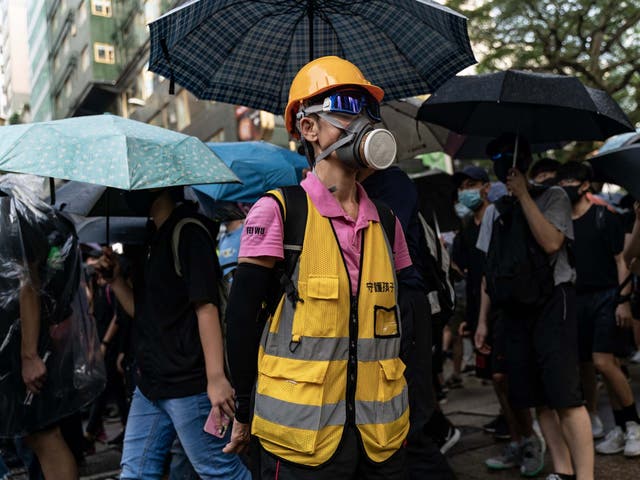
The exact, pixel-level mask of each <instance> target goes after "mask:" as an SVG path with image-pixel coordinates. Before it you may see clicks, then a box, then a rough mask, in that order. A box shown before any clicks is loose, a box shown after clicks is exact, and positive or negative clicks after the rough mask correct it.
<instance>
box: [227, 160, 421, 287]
mask: <svg viewBox="0 0 640 480" xmlns="http://www.w3.org/2000/svg"><path fill="white" fill-rule="evenodd" d="M301 185H302V188H303V189H304V190H305V192H307V194H308V195H309V198H310V199H311V201H312V202H313V204H314V205H315V207H316V208H317V209H318V212H320V215H322V216H323V217H327V218H329V219H330V220H331V223H332V225H333V228H334V229H335V231H336V235H337V237H338V242H339V243H340V248H341V249H342V253H343V255H344V259H345V262H346V264H347V270H348V271H349V278H350V280H351V289H352V291H353V292H356V291H357V290H358V274H359V271H360V250H361V247H362V237H361V235H360V231H361V230H363V229H365V228H367V227H368V226H369V221H374V222H379V221H380V217H379V216H378V210H376V207H375V205H374V204H373V202H372V201H371V200H370V199H369V197H368V196H367V193H366V192H365V191H364V188H362V186H361V185H360V184H359V183H358V184H356V186H357V188H358V198H359V208H358V218H357V219H355V220H354V219H353V218H351V217H350V216H349V215H347V214H346V212H345V211H344V210H343V209H342V207H341V206H340V204H339V203H338V201H337V200H336V199H335V197H334V196H333V195H332V194H331V192H329V190H328V189H327V187H325V186H324V185H323V184H322V182H321V181H320V180H319V179H318V177H316V176H315V175H314V174H313V173H309V174H308V175H307V178H305V179H304V180H303V181H302V183H301ZM393 250H394V252H395V254H394V257H395V258H394V260H395V266H396V270H402V269H403V268H406V267H409V266H411V257H409V250H408V248H407V242H406V241H405V238H404V233H403V232H402V226H401V225H400V222H399V221H398V219H396V238H395V245H394V248H393ZM262 256H266V257H275V258H277V259H280V260H281V259H283V258H284V248H283V225H282V217H281V215H280V207H279V206H278V203H277V202H276V201H275V200H274V199H273V198H271V197H263V198H261V199H260V200H258V202H256V204H255V205H254V206H253V208H252V209H251V211H250V212H249V214H248V215H247V219H246V222H245V224H244V230H243V231H242V239H241V242H240V252H239V253H238V257H262Z"/></svg>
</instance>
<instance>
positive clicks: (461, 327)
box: [458, 322, 469, 337]
mask: <svg viewBox="0 0 640 480" xmlns="http://www.w3.org/2000/svg"><path fill="white" fill-rule="evenodd" d="M458 335H460V336H461V337H468V336H469V331H468V330H467V322H461V323H460V325H459V326H458Z"/></svg>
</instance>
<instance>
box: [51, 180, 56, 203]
mask: <svg viewBox="0 0 640 480" xmlns="http://www.w3.org/2000/svg"><path fill="white" fill-rule="evenodd" d="M49 198H50V201H49V203H50V204H51V205H55V204H56V184H55V181H54V180H53V177H49Z"/></svg>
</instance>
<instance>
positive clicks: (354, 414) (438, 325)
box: [0, 57, 640, 480]
mask: <svg viewBox="0 0 640 480" xmlns="http://www.w3.org/2000/svg"><path fill="white" fill-rule="evenodd" d="M383 95H384V92H383V90H382V89H381V88H379V87H377V86H375V85H373V84H371V83H370V82H369V81H368V80H367V79H366V78H365V77H364V76H363V74H362V73H361V72H360V70H359V69H358V68H357V66H355V65H353V64H351V63H350V62H347V61H345V60H342V59H339V58H337V57H322V58H319V59H316V60H314V61H313V62H311V63H309V64H307V65H306V66H305V67H303V68H302V69H301V70H300V71H299V72H298V74H297V75H296V77H295V78H294V80H293V83H292V85H291V89H290V93H289V103H288V105H287V109H286V113H285V124H286V127H287V129H288V131H289V133H290V134H291V135H292V136H293V137H294V138H296V139H298V140H299V141H300V143H301V144H302V146H303V149H304V151H305V154H306V155H307V158H308V159H309V161H310V164H311V165H313V169H312V171H310V172H309V173H308V174H307V175H306V177H305V178H304V180H303V181H302V182H301V184H300V185H299V186H293V187H291V186H290V187H284V188H281V189H277V190H273V191H270V192H268V193H266V194H265V195H264V196H263V197H262V198H260V200H258V201H257V203H255V204H254V205H253V206H252V207H251V209H250V210H249V209H248V208H246V207H245V206H242V213H243V215H246V218H244V219H243V220H237V219H234V220H232V221H229V222H226V224H225V225H224V229H223V233H222V234H220V232H219V225H218V224H217V223H214V222H213V221H211V220H210V219H209V218H207V217H205V216H204V215H202V214H200V213H198V209H197V204H194V203H192V202H189V201H186V200H185V199H184V197H183V195H182V188H176V187H173V188H168V189H157V190H152V191H143V192H129V193H128V194H127V195H126V199H127V203H128V205H129V206H130V208H131V209H132V211H134V212H135V213H136V214H137V215H139V216H142V217H147V218H149V219H150V220H151V222H150V225H149V227H150V228H149V230H150V234H149V239H148V242H147V244H146V245H145V247H143V248H141V247H136V246H129V245H125V249H124V252H123V254H122V255H119V254H117V253H115V252H114V251H113V250H112V249H110V248H108V247H105V248H103V249H102V250H98V251H96V250H95V249H94V250H85V251H84V252H83V253H82V255H83V260H84V262H83V265H84V272H85V277H86V282H84V281H83V282H79V285H81V289H83V290H84V291H83V293H82V295H84V297H85V298H86V299H87V305H88V307H87V308H88V311H89V312H90V314H91V316H92V318H93V319H94V320H95V324H96V327H97V336H98V338H99V343H100V346H99V350H100V351H101V354H102V356H103V357H104V362H105V367H106V373H104V379H103V380H104V382H103V383H104V385H105V387H104V388H103V389H102V391H97V392H95V395H93V398H92V400H93V401H92V402H91V404H90V410H89V412H88V414H89V416H88V420H87V423H86V425H85V428H84V438H83V439H81V441H80V442H78V441H75V442H74V441H72V440H70V438H71V436H70V435H63V433H64V431H70V430H75V431H77V425H78V422H77V421H76V423H75V425H76V426H75V427H66V428H64V429H61V425H62V422H64V421H65V420H64V417H58V418H51V419H50V422H48V423H47V422H44V423H43V424H41V425H38V426H37V428H35V429H33V430H30V431H24V429H23V428H22V429H21V431H20V432H17V431H16V432H12V431H10V429H9V428H3V431H2V432H1V433H2V434H3V436H11V438H12V439H15V440H17V441H18V442H19V444H20V445H19V446H22V442H21V439H22V438H25V439H26V445H28V446H30V447H31V449H32V450H33V452H34V453H35V455H36V457H37V459H38V460H40V466H41V469H42V472H43V473H44V478H47V479H63V478H64V479H68V478H74V477H75V476H77V468H76V466H75V464H74V456H73V453H77V452H78V451H79V453H77V454H76V459H78V458H80V457H81V455H82V452H85V453H86V452H90V451H91V448H92V445H93V442H95V441H98V440H100V441H106V438H105V433H104V432H105V431H104V425H103V418H104V415H105V411H106V406H107V404H108V403H109V402H110V401H111V400H113V401H114V402H115V403H116V405H117V411H118V414H119V418H120V421H121V423H122V427H123V433H122V435H121V436H119V437H117V438H113V439H111V443H113V444H116V445H121V448H122V459H121V474H120V478H122V479H150V478H162V477H163V475H165V474H167V472H168V474H169V478H171V479H178V478H206V479H214V478H220V479H223V478H224V479H236V478H237V479H249V478H264V479H306V478H313V479H319V478H345V479H346V478H353V479H355V478H367V479H404V478H412V479H422V478H442V479H447V478H455V475H454V473H453V471H452V470H451V468H450V466H449V465H448V463H447V460H446V457H445V455H446V453H447V451H448V450H449V449H450V448H451V447H452V446H453V445H454V444H455V443H456V442H457V441H458V440H459V439H460V435H461V433H460V430H459V429H457V428H456V427H455V426H454V425H452V424H451V422H450V421H449V420H448V419H447V418H446V416H445V415H444V414H443V412H442V410H441V406H440V405H441V403H442V401H443V399H444V398H445V397H446V392H447V390H450V389H453V388H459V387H462V384H463V381H462V377H461V373H462V371H463V369H462V358H463V351H464V348H463V346H464V344H465V342H467V343H468V342H469V340H471V341H472V342H473V345H474V347H475V357H476V360H475V371H476V373H477V375H478V376H480V377H481V378H483V379H485V380H486V381H487V382H491V383H492V384H493V388H494V390H495V393H496V396H497V399H498V401H499V403H500V407H501V413H500V415H499V417H497V418H496V419H495V420H493V421H492V422H491V423H490V424H488V425H486V427H485V429H486V430H487V431H489V432H491V433H494V434H495V435H496V437H497V438H501V439H508V442H507V443H505V447H504V450H503V452H502V453H501V454H500V455H498V456H496V457H492V458H488V459H487V460H486V462H485V463H486V466H487V467H488V468H489V469H494V470H502V469H511V468H517V469H518V470H519V473H520V474H521V475H522V476H525V477H535V476H537V475H539V474H540V472H541V471H542V470H543V468H544V466H545V452H546V451H548V452H549V453H550V457H551V462H552V471H553V472H554V473H552V474H550V475H549V476H548V477H547V478H548V479H549V480H564V479H573V478H575V479H578V480H590V479H593V478H594V452H597V453H599V454H618V453H621V454H623V455H625V456H627V457H636V456H640V419H639V418H638V411H637V408H636V402H635V398H634V396H633V392H632V390H631V388H630V386H629V383H628V379H627V376H626V373H625V368H624V362H625V361H626V359H627V358H629V357H630V356H632V355H633V354H634V353H636V352H637V351H638V350H640V343H638V342H639V341H640V338H638V337H640V335H639V333H640V328H639V325H640V322H638V321H637V320H634V319H637V318H638V317H640V315H639V313H640V312H638V306H639V305H637V304H636V303H635V302H637V300H638V298H637V296H638V291H637V281H636V280H635V278H636V277H634V276H633V275H632V272H635V273H638V272H640V266H639V265H640V263H639V262H638V260H637V259H638V258H640V207H638V204H637V203H636V204H633V203H632V205H631V206H630V208H628V209H627V213H626V214H623V213H619V212H617V211H616V210H615V209H613V208H612V207H610V206H607V205H602V202H600V201H599V200H597V197H595V196H594V195H593V193H594V192H595V189H594V182H593V178H592V174H591V171H590V169H589V167H588V166H587V165H586V164H584V163H579V162H568V163H565V164H559V163H558V162H556V161H554V160H550V159H544V160H540V161H538V162H536V163H535V164H533V165H532V163H533V158H532V154H531V151H530V147H529V145H528V143H527V140H526V139H525V138H523V137H522V136H518V135H515V134H513V133H508V132H505V133H504V134H502V135H500V136H499V137H497V138H495V139H494V140H493V141H491V142H490V143H489V145H488V146H487V152H486V153H487V156H488V157H489V158H490V159H491V160H492V162H493V171H494V173H495V176H496V177H497V179H498V180H499V182H501V184H502V185H503V187H502V191H500V194H499V195H496V194H495V191H494V187H493V186H492V184H491V181H490V178H489V172H487V171H486V170H484V169H483V168H481V167H478V166H467V167H465V168H464V169H463V170H462V171H461V172H459V173H456V174H455V175H454V177H453V181H454V182H455V185H456V199H452V201H455V202H457V203H458V206H459V207H461V208H459V209H458V210H459V211H461V212H463V213H464V214H463V218H461V221H460V228H459V229H458V231H457V232H456V235H455V237H454V239H453V242H452V243H451V244H448V245H447V244H445V242H443V241H442V239H441V238H439V236H438V234H439V228H438V227H437V219H436V220H435V221H434V220H433V219H432V218H430V216H429V215H427V216H426V217H423V216H422V214H421V212H420V209H419V204H418V194H417V190H416V187H415V185H414V184H413V182H412V181H411V180H410V178H409V177H408V176H407V174H406V173H404V172H403V171H402V170H401V169H400V168H398V167H397V166H392V165H391V163H392V162H393V159H394V156H395V155H394V153H395V148H396V145H395V140H394V138H393V136H392V135H391V134H390V133H389V132H388V131H387V130H385V129H383V128H378V127H377V125H376V124H377V123H378V122H379V121H380V107H379V104H380V102H381V100H382V98H383ZM492 191H493V192H494V194H493V195H492ZM0 234H1V235H9V232H7V231H6V230H5V231H3V230H0ZM218 239H219V244H217V241H218ZM74 248H77V249H78V250H79V249H80V247H79V246H75V247H74ZM50 260H51V259H50V257H47V258H44V259H42V260H41V261H44V262H47V261H50ZM32 270H33V268H32ZM85 283H86V285H85ZM21 284H22V289H23V293H22V294H20V295H18V297H17V298H16V301H17V302H18V305H19V308H18V310H19V312H20V316H21V318H22V329H23V330H22V339H23V341H22V350H21V355H19V362H20V365H21V366H19V367H18V372H19V375H20V376H19V380H21V381H23V385H22V392H25V393H29V392H31V393H33V394H34V395H35V396H36V397H37V396H38V394H39V393H41V391H42V389H43V388H45V386H46V382H47V381H48V380H47V373H48V371H50V370H49V369H48V365H49V363H47V359H46V358H44V357H43V353H42V350H39V349H38V348H37V339H38V335H40V334H41V333H42V332H40V333H38V332H36V333H35V334H33V335H32V334H31V333H30V332H29V331H28V329H26V328H27V327H25V325H28V324H33V322H36V323H38V322H47V321H49V320H50V319H49V318H48V317H46V316H45V315H41V314H40V307H38V302H39V300H38V297H37V295H36V296H34V295H35V294H34V292H32V291H31V290H34V291H35V287H34V285H36V284H37V282H36V280H35V277H33V278H31V277H30V279H29V280H28V281H27V280H25V279H22V281H21ZM30 289H31V290H30ZM29 293H31V295H28V294H29ZM14 313H15V312H14ZM28 319H31V320H32V321H31V322H28V321H27V320H28ZM43 325H44V326H43V328H42V329H41V330H42V331H45V330H46V331H48V330H47V329H48V327H49V326H48V325H46V324H45V323H43ZM3 328H4V327H3ZM634 332H635V339H634ZM2 333H6V332H2ZM29 338H31V339H34V338H35V339H36V342H35V343H33V342H31V343H28V342H26V340H25V339H29ZM465 339H468V340H465ZM634 341H635V344H634ZM18 350H20V349H18ZM449 350H452V351H453V355H452V357H453V360H454V362H453V374H452V375H451V376H450V377H449V378H448V379H446V380H445V379H444V378H443V364H444V362H445V359H446V355H447V353H448V352H449ZM598 379H601V381H602V382H603V383H604V385H605V386H606V388H607V390H608V392H609V399H610V404H611V409H612V411H613V416H614V418H615V428H614V429H612V430H611V431H609V432H605V431H604V427H603V423H602V420H601V419H600V418H599V416H598V410H597V391H598V389H597V383H598ZM13 385H15V384H13ZM2 387H3V388H4V384H3V385H2ZM63 400H64V398H63ZM16 412H17V415H25V416H28V415H29V410H27V409H22V410H20V409H16ZM74 413H75V414H76V415H79V414H78V413H77V412H74ZM63 430H64V431H63ZM594 439H597V443H596V444H595V447H594ZM47 449H49V450H48V451H47V452H45V450H47ZM52 449H53V450H52ZM52 452H56V455H58V456H59V457H58V458H62V459H65V461H57V462H56V461H52V460H51V456H52ZM61 452H62V453H61ZM29 462H32V460H29ZM1 467H2V464H1V463H0V468H1ZM0 473H1V471H0ZM34 475H35V474H34ZM33 478H37V477H33Z"/></svg>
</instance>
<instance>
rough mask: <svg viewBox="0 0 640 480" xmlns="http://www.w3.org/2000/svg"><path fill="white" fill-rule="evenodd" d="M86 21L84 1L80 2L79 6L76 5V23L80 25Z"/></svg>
mask: <svg viewBox="0 0 640 480" xmlns="http://www.w3.org/2000/svg"><path fill="white" fill-rule="evenodd" d="M86 19H87V6H86V4H85V3H84V0H82V1H81V2H80V5H78V23H79V24H80V25H82V24H83V23H84V21H85V20H86Z"/></svg>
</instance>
